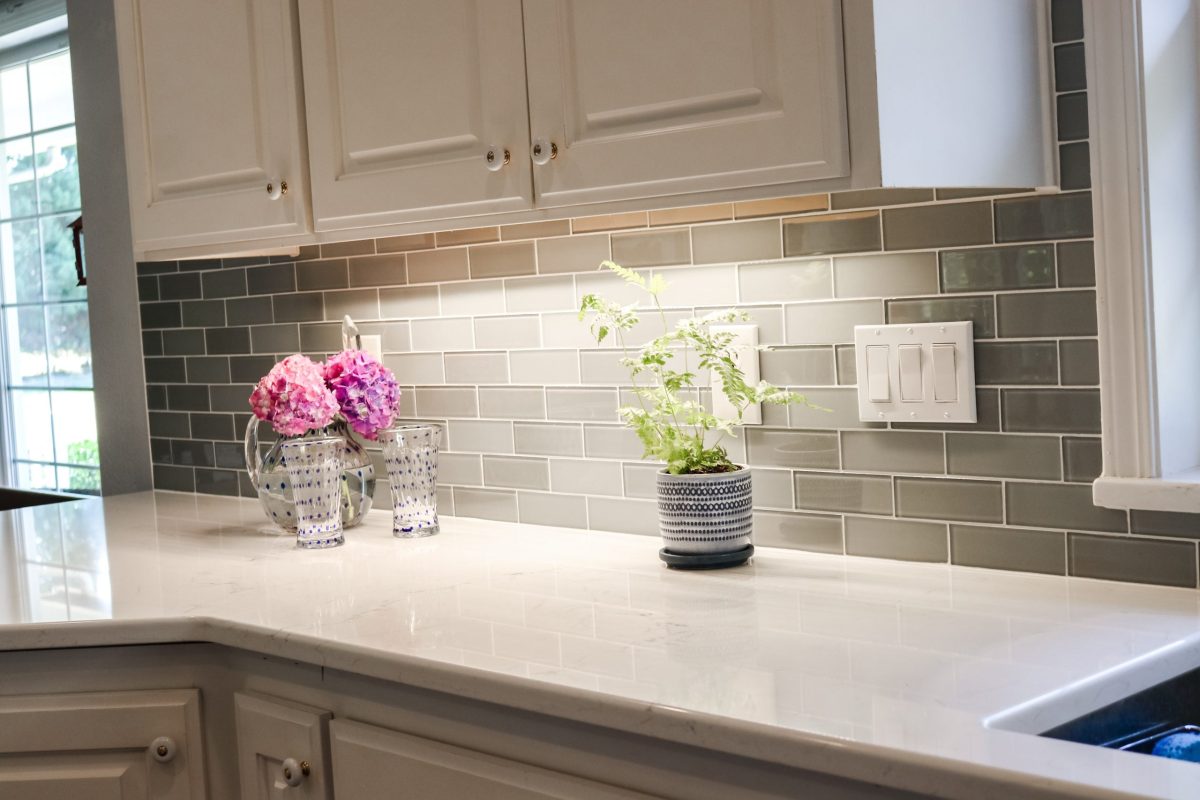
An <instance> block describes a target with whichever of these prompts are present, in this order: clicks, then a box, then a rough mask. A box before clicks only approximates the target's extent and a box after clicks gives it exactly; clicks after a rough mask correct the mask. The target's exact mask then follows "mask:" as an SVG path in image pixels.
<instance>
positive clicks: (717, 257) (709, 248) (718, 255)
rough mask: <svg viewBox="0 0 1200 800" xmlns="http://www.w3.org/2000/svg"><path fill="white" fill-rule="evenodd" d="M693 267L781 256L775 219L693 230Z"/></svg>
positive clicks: (781, 245)
mask: <svg viewBox="0 0 1200 800" xmlns="http://www.w3.org/2000/svg"><path fill="white" fill-rule="evenodd" d="M692 248H693V252H692V263H694V264H722V263H734V262H738V261H764V260H767V259H773V258H780V257H781V256H782V255H783V237H782V235H781V233H780V227H779V220H778V219H761V220H751V221H748V222H722V223H718V224H715V225H697V226H696V227H694V228H692Z"/></svg>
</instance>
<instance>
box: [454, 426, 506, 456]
mask: <svg viewBox="0 0 1200 800" xmlns="http://www.w3.org/2000/svg"><path fill="white" fill-rule="evenodd" d="M447 427H448V431H447V434H448V437H449V442H450V448H451V449H453V450H456V451H458V452H467V453H502V454H503V453H512V452H513V423H511V422H508V421H507V420H505V421H500V420H466V419H463V420H453V419H452V420H450V422H449V423H448V425H447Z"/></svg>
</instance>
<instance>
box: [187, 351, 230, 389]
mask: <svg viewBox="0 0 1200 800" xmlns="http://www.w3.org/2000/svg"><path fill="white" fill-rule="evenodd" d="M187 380H188V383H229V359H228V358H225V357H224V356H194V357H192V358H189V359H187Z"/></svg>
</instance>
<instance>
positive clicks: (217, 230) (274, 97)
mask: <svg viewBox="0 0 1200 800" xmlns="http://www.w3.org/2000/svg"><path fill="white" fill-rule="evenodd" d="M116 21H117V49H118V61H119V63H120V74H121V102H122V107H123V112H122V113H123V117H124V126H125V159H126V166H127V170H128V175H129V199H130V215H131V217H132V221H133V233H134V244H135V247H136V248H137V249H139V250H142V251H145V250H153V249H162V248H167V247H183V246H189V245H203V244H212V243H222V242H232V241H238V240H243V239H263V238H268V237H271V236H282V235H289V234H295V233H303V232H305V231H307V230H308V228H309V224H308V209H307V200H306V198H307V196H308V188H307V186H306V180H305V169H304V150H303V121H302V120H301V116H300V109H301V106H300V89H299V83H298V81H297V75H298V71H299V55H298V53H297V51H296V43H295V38H296V36H295V30H294V29H295V18H294V11H292V10H291V8H290V5H289V3H288V0H204V2H202V3H197V2H195V0H117V3H116ZM283 182H286V183H287V192H286V193H281V192H280V189H281V187H282V183H283ZM268 184H271V186H272V188H273V189H274V191H273V192H268V189H267V186H268Z"/></svg>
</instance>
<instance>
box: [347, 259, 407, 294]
mask: <svg viewBox="0 0 1200 800" xmlns="http://www.w3.org/2000/svg"><path fill="white" fill-rule="evenodd" d="M406 263H407V262H406V261H405V258H404V254H403V253H385V254H383V255H377V256H356V257H354V258H351V259H350V285H351V286H399V285H400V284H403V283H407V282H408V271H407V270H406V268H405V265H406Z"/></svg>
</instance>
